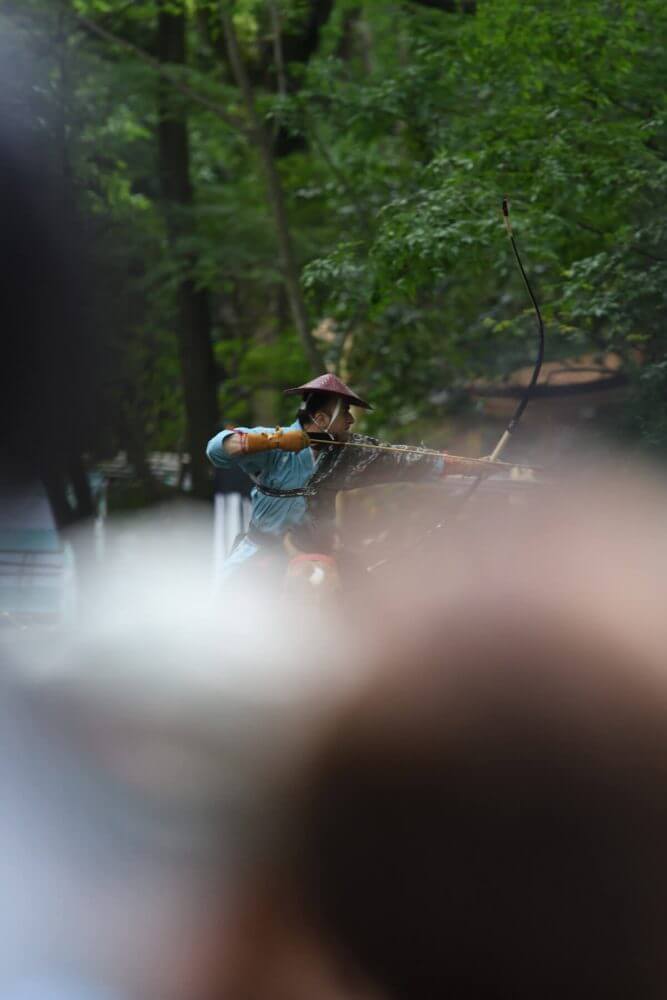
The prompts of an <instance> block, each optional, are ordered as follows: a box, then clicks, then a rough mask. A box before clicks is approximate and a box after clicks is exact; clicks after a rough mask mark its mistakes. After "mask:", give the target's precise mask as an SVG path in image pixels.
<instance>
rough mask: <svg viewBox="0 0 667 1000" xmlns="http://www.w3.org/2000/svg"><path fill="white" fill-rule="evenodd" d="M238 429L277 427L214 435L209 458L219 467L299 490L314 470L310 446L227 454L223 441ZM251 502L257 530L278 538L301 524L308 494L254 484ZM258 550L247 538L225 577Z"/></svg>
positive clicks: (268, 430)
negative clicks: (270, 492)
mask: <svg viewBox="0 0 667 1000" xmlns="http://www.w3.org/2000/svg"><path fill="white" fill-rule="evenodd" d="M287 430H301V424H300V423H299V421H298V420H295V421H294V423H293V424H290V426H289V427H288V428H287ZM236 431H246V432H248V433H251V434H273V433H274V431H275V427H235V428H234V429H233V430H225V431H220V433H219V434H216V435H215V437H213V438H211V440H210V441H209V443H208V445H207V448H206V454H207V456H208V458H209V461H210V462H212V463H213V465H215V466H217V467H218V468H219V469H229V468H232V467H233V466H236V467H237V468H241V469H243V471H244V472H246V473H248V474H249V475H250V478H251V479H252V478H255V479H259V480H260V481H261V482H262V484H263V485H265V486H269V487H272V488H274V489H282V490H284V489H288V490H294V489H300V488H301V487H303V486H305V484H306V483H307V482H308V480H309V479H310V477H311V476H312V474H313V472H314V471H315V468H316V464H317V462H318V461H319V458H318V459H317V460H316V459H315V458H314V456H313V453H312V451H311V449H310V448H304V449H303V451H298V452H293V451H278V450H274V451H260V452H257V453H255V454H254V455H233V456H231V455H227V454H226V453H225V451H224V450H223V442H224V440H225V438H227V437H229V435H230V434H234V433H236ZM320 457H321V456H320ZM250 501H251V504H252V514H251V523H252V524H253V525H254V527H255V528H257V530H258V531H262V532H264V533H265V534H267V535H275V536H276V537H277V538H280V537H282V536H283V535H285V534H286V533H287V532H288V531H289V530H290V528H294V527H297V526H298V525H301V524H302V523H303V521H304V519H305V518H306V517H307V506H306V498H305V497H270V496H267V495H266V494H264V493H262V492H261V491H260V490H258V489H257V487H256V486H254V487H253V489H252V491H251V493H250ZM258 551H259V548H258V546H257V545H255V544H254V542H251V541H250V539H249V538H244V539H243V541H241V542H240V544H239V545H237V546H236V548H235V549H234V551H233V552H232V553H231V554H230V555H229V556H228V558H227V559H226V561H225V566H224V569H223V577H227V576H229V574H230V573H231V572H233V571H234V570H235V569H236V568H237V567H239V566H241V565H243V564H244V563H245V562H246V561H247V560H248V559H250V558H252V556H254V555H255V554H256V553H257V552H258Z"/></svg>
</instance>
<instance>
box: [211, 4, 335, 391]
mask: <svg viewBox="0 0 667 1000" xmlns="http://www.w3.org/2000/svg"><path fill="white" fill-rule="evenodd" d="M220 6H221V17H222V24H223V28H224V32H225V40H226V43H227V52H228V56H229V63H230V66H231V68H232V72H233V74H234V78H235V80H236V83H237V86H238V88H239V90H240V92H241V96H242V98H243V104H244V106H245V110H246V114H247V116H248V125H249V133H250V137H251V141H252V143H253V145H254V147H255V149H256V150H257V152H258V154H259V157H260V161H261V164H262V169H263V171H264V177H265V180H266V190H267V196H268V200H269V205H270V208H271V212H272V214H273V219H274V223H275V229H276V238H277V242H278V253H279V256H280V265H281V270H282V273H283V278H284V281H285V290H286V292H287V298H288V300H289V305H290V311H291V313H292V319H293V321H294V325H295V327H296V329H297V332H298V334H299V337H300V338H301V343H302V344H303V349H304V351H305V354H306V357H307V359H308V363H309V365H310V368H311V371H312V372H313V374H319V373H320V372H322V371H324V363H323V361H322V357H321V355H320V352H319V349H318V346H317V344H316V342H315V338H314V337H313V335H312V332H311V329H310V321H309V319H308V311H307V309H306V303H305V301H304V298H303V293H302V291H301V284H300V281H299V269H298V266H297V262H296V257H295V256H294V249H293V247H292V238H291V234H290V229H289V222H288V218H287V208H286V205H285V194H284V191H283V186H282V181H281V178H280V173H279V172H278V167H277V165H276V160H275V156H274V153H273V149H272V145H271V139H270V137H269V135H268V133H267V131H266V129H265V128H264V125H263V123H262V121H261V119H260V117H259V115H258V113H257V109H256V107H255V99H254V94H253V91H252V85H251V83H250V79H249V77H248V73H247V70H246V67H245V65H244V62H243V58H242V56H241V52H240V49H239V44H238V39H237V37H236V31H235V29H234V22H233V21H232V18H231V15H230V14H229V12H228V8H227V4H226V3H225V2H223V3H221V5H220Z"/></svg>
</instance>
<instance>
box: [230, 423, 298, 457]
mask: <svg viewBox="0 0 667 1000" xmlns="http://www.w3.org/2000/svg"><path fill="white" fill-rule="evenodd" d="M309 444H310V438H309V437H308V435H307V434H306V432H305V431H301V430H289V431H285V430H283V429H282V427H276V429H275V431H274V432H273V433H272V434H246V435H245V436H244V439H243V452H244V454H246V455H252V454H254V453H255V452H258V451H275V449H276V448H279V449H280V450H281V451H303V449H304V448H307V447H308V445H309Z"/></svg>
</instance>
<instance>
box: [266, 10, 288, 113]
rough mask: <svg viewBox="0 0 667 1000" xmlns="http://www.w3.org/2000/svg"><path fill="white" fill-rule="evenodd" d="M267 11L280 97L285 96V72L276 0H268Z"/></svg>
mask: <svg viewBox="0 0 667 1000" xmlns="http://www.w3.org/2000/svg"><path fill="white" fill-rule="evenodd" d="M269 11H270V13H271V34H272V40H273V58H274V59H275V61H276V78H277V82H278V94H279V95H280V96H281V97H286V96H287V74H286V73H285V59H284V56H283V36H282V27H281V24H280V10H279V9H278V4H277V2H276V0H269Z"/></svg>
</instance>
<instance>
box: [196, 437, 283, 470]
mask: <svg viewBox="0 0 667 1000" xmlns="http://www.w3.org/2000/svg"><path fill="white" fill-rule="evenodd" d="M237 431H243V432H244V433H246V434H272V433H273V432H274V431H275V427H232V428H231V430H224V431H220V433H219V434H216V435H215V437H212V438H211V440H210V441H209V443H208V444H207V445H206V457H207V458H208V460H209V462H210V463H211V464H212V465H215V466H216V467H217V468H218V469H231V468H232V466H238V467H239V468H241V469H243V471H244V472H249V473H251V474H252V475H253V476H256V475H258V474H260V473H261V472H263V471H264V469H266V467H267V465H268V464H269V462H270V461H271V459H272V456H273V452H272V451H259V452H256V453H255V454H254V455H228V454H227V453H226V452H225V450H224V448H223V444H224V441H225V438H228V437H229V436H230V434H236V432H237Z"/></svg>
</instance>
